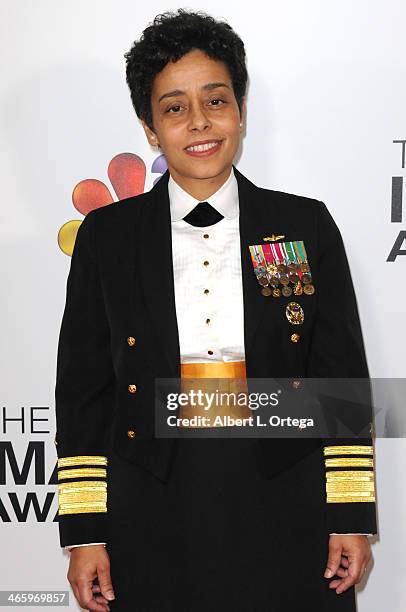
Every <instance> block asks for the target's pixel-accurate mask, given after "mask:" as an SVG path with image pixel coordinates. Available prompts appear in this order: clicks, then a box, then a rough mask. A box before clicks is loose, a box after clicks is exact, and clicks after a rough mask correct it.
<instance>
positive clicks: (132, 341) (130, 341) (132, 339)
mask: <svg viewBox="0 0 406 612" xmlns="http://www.w3.org/2000/svg"><path fill="white" fill-rule="evenodd" d="M127 344H128V345H129V346H134V344H135V338H133V337H132V336H128V338H127Z"/></svg>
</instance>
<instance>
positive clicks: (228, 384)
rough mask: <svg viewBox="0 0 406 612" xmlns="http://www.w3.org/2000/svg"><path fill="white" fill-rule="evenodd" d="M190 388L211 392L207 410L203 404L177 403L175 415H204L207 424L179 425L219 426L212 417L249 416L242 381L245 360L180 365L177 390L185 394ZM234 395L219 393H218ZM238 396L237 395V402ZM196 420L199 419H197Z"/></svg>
mask: <svg viewBox="0 0 406 612" xmlns="http://www.w3.org/2000/svg"><path fill="white" fill-rule="evenodd" d="M192 390H194V391H195V392H197V391H198V390H201V391H202V393H204V394H206V393H207V394H210V395H211V394H215V395H214V399H213V402H212V404H211V405H210V408H209V409H205V405H192V404H190V403H189V404H187V405H185V406H179V417H180V418H181V419H192V418H193V417H208V418H209V419H210V424H207V425H202V424H199V425H187V424H182V425H180V426H181V427H190V426H192V427H221V426H224V425H218V424H216V423H215V420H216V417H220V419H217V421H219V420H223V419H224V417H231V418H233V419H240V418H241V419H243V418H247V417H250V416H251V410H250V408H249V406H248V405H247V403H248V402H247V396H248V387H247V380H246V369H245V361H223V362H211V363H210V362H202V363H182V364H181V391H182V393H187V394H189V393H190V392H191V391H192ZM222 393H224V394H234V395H235V397H234V395H231V397H230V396H227V395H225V396H223V397H221V394H222ZM244 397H245V401H244V399H243V398H244ZM238 398H240V400H239V402H240V404H241V405H239V404H238ZM198 421H199V423H201V422H202V419H201V418H200V419H198Z"/></svg>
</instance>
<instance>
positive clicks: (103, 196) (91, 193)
mask: <svg viewBox="0 0 406 612" xmlns="http://www.w3.org/2000/svg"><path fill="white" fill-rule="evenodd" d="M167 168H168V166H167V163H166V159H165V156H164V155H160V156H159V157H157V158H156V159H154V161H153V162H152V164H151V174H158V175H159V176H157V177H156V178H155V179H154V181H153V182H154V184H155V183H156V182H157V181H159V179H160V178H161V176H162V174H163V173H164V172H165V171H166V170H167ZM146 174H147V168H146V165H145V163H144V160H143V159H142V158H141V157H140V156H139V155H136V154H135V153H119V154H118V155H116V156H115V157H113V159H112V160H111V161H110V163H109V165H108V167H107V176H108V179H109V181H110V184H111V188H109V187H108V186H107V185H106V183H104V182H103V181H101V180H99V179H84V180H82V181H80V182H79V183H78V184H77V185H76V186H75V187H74V189H73V192H72V202H73V206H74V207H75V209H76V210H77V211H78V212H79V213H81V214H82V215H83V216H86V215H87V213H89V212H90V211H91V210H94V209H95V208H101V207H102V206H107V205H108V204H113V203H114V202H115V201H117V200H123V199H125V198H129V197H131V196H136V195H139V194H141V193H144V189H145V179H146ZM113 192H114V194H115V195H116V198H117V199H114V198H113V195H112V193H113ZM81 223H82V219H73V220H71V221H67V222H66V223H64V224H63V225H62V227H61V228H60V230H59V232H58V245H59V248H60V249H61V251H63V252H64V253H65V254H66V255H70V256H71V255H72V253H73V247H74V246H75V240H76V235H77V232H78V229H79V227H80V224H81Z"/></svg>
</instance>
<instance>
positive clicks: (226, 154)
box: [142, 49, 245, 187]
mask: <svg viewBox="0 0 406 612" xmlns="http://www.w3.org/2000/svg"><path fill="white" fill-rule="evenodd" d="M151 105H152V121H153V126H154V129H153V130H151V129H150V128H149V127H148V126H147V125H146V124H145V122H144V121H142V125H143V127H144V130H145V133H146V135H147V138H148V141H149V142H150V144H151V145H157V144H159V146H160V148H161V150H162V153H163V154H164V155H165V158H166V161H167V164H168V168H169V171H170V173H171V175H172V176H173V178H174V179H175V180H176V181H177V182H178V183H179V184H181V185H184V186H189V187H190V186H193V185H195V186H196V185H197V184H199V185H201V186H203V185H202V182H203V183H206V181H205V180H204V179H207V183H208V184H210V185H212V186H213V187H215V186H216V183H218V184H219V185H221V184H222V182H224V180H225V179H226V178H227V177H228V175H229V173H230V170H231V166H232V163H233V160H234V157H235V155H236V153H237V150H238V147H239V144H240V138H241V134H242V131H243V126H242V121H243V117H242V116H240V111H239V108H238V104H237V100H236V98H235V95H234V91H233V86H232V82H231V77H230V75H229V72H228V69H227V66H226V65H225V64H224V62H221V61H217V60H213V59H211V58H209V57H208V56H207V55H206V54H205V53H203V52H202V51H200V50H198V49H194V50H193V51H190V52H189V53H188V54H186V55H184V56H183V57H182V58H181V59H180V60H178V61H177V62H169V63H168V64H167V65H166V66H165V68H164V69H163V70H162V71H161V72H160V73H159V74H158V75H157V76H156V77H155V80H154V84H153V89H152V95H151ZM244 111H245V101H244V105H243V112H242V115H244ZM199 143H200V146H199ZM202 179H203V181H202Z"/></svg>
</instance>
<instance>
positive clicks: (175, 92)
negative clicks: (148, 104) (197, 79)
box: [158, 82, 230, 102]
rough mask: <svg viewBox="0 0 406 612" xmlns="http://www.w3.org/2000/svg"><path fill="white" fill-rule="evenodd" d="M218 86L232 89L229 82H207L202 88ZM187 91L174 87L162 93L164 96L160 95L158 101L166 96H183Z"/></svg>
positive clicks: (208, 88)
mask: <svg viewBox="0 0 406 612" xmlns="http://www.w3.org/2000/svg"><path fill="white" fill-rule="evenodd" d="M217 87H227V88H228V89H230V86H229V85H227V83H220V82H218V83H206V85H203V86H202V87H201V89H202V90H203V91H210V90H211V89H217ZM185 93H186V92H185V91H182V90H181V89H173V90H172V91H167V92H166V93H164V94H162V96H160V98H159V100H158V102H160V101H161V100H163V99H164V98H172V97H174V96H182V95H184V94H185Z"/></svg>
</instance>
